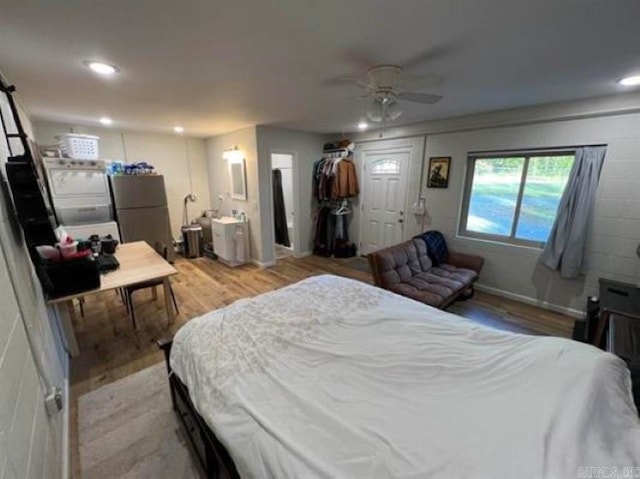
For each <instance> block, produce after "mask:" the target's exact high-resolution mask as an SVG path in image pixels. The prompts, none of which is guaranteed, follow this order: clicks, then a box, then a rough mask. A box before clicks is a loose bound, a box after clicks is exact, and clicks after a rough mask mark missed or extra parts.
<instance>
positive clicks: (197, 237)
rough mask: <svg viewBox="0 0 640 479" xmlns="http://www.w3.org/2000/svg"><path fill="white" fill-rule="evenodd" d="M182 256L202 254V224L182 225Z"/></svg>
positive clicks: (189, 256)
mask: <svg viewBox="0 0 640 479" xmlns="http://www.w3.org/2000/svg"><path fill="white" fill-rule="evenodd" d="M182 238H183V240H184V241H183V245H184V256H185V257H186V258H199V257H200V256H202V251H201V249H202V226H200V225H185V226H183V227H182Z"/></svg>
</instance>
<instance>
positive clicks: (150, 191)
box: [110, 175, 175, 261]
mask: <svg viewBox="0 0 640 479" xmlns="http://www.w3.org/2000/svg"><path fill="white" fill-rule="evenodd" d="M110 183H111V196H112V197H113V206H114V208H115V211H116V217H117V221H118V226H119V228H120V237H121V239H122V241H123V242H124V243H130V242H132V241H146V242H147V243H149V245H151V247H154V246H155V243H156V242H157V241H159V242H161V243H163V244H164V245H166V246H167V252H168V255H167V259H168V260H169V261H173V259H174V255H175V252H174V248H173V238H172V236H171V224H170V222H169V208H168V207H167V194H166V192H165V189H164V178H163V177H162V176H161V175H146V176H144V175H140V176H133V175H131V176H129V175H123V176H111V177H110Z"/></svg>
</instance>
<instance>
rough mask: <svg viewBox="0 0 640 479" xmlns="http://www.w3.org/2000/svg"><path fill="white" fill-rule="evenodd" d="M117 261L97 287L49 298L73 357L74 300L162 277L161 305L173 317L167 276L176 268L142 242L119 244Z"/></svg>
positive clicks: (116, 254)
mask: <svg viewBox="0 0 640 479" xmlns="http://www.w3.org/2000/svg"><path fill="white" fill-rule="evenodd" d="M114 256H115V257H116V259H117V260H118V262H119V263H120V268H118V269H117V270H115V271H112V272H110V273H107V274H104V275H101V276H100V287H99V288H97V289H92V290H90V291H83V292H82V293H77V294H72V295H69V296H63V297H61V298H56V299H51V300H49V301H48V304H50V305H52V306H53V307H55V308H56V309H57V312H58V315H59V317H60V319H61V324H62V327H63V329H64V334H65V336H66V340H67V349H68V352H69V354H70V355H71V356H72V357H75V356H77V355H78V354H79V349H78V342H77V340H76V335H75V333H74V331H73V319H74V317H75V310H74V308H73V300H74V299H77V298H80V297H83V296H89V295H92V294H96V293H102V292H104V291H110V290H113V289H117V288H124V287H127V286H132V285H134V284H137V283H143V282H145V281H151V280H154V279H162V280H163V282H162V284H163V287H164V306H165V310H166V311H167V318H168V319H169V323H173V321H174V320H175V313H174V310H173V304H172V303H171V292H170V290H169V288H170V285H169V276H172V275H174V274H176V273H177V272H178V271H177V270H176V269H175V268H174V267H173V266H171V265H170V264H169V263H168V262H167V261H166V260H165V259H164V258H163V257H162V256H160V255H159V254H158V253H156V251H155V250H154V249H153V248H152V247H151V246H149V245H148V244H147V243H146V242H144V241H136V242H134V243H124V244H121V245H119V246H118V248H117V250H116V253H115V255H114Z"/></svg>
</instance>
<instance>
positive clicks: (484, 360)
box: [164, 275, 640, 479]
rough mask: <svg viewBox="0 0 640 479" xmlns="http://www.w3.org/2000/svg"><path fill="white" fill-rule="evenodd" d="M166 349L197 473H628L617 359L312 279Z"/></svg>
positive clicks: (628, 407) (637, 442)
mask: <svg viewBox="0 0 640 479" xmlns="http://www.w3.org/2000/svg"><path fill="white" fill-rule="evenodd" d="M164 349H165V350H166V351H167V352H168V351H170V361H168V364H169V368H170V371H171V372H172V374H171V376H170V377H171V385H172V395H173V399H174V407H176V410H177V411H178V413H179V415H180V416H181V418H182V419H183V422H184V423H185V425H186V426H187V430H188V431H190V433H189V435H190V436H191V439H192V441H193V442H194V445H195V446H196V447H195V449H196V451H197V452H198V457H200V458H201V460H202V462H203V465H204V466H205V468H206V470H207V474H208V476H209V477H238V476H239V477H242V478H305V479H307V478H343V477H344V478H347V477H348V478H360V477H362V478H407V479H409V478H412V479H413V478H457V477H465V478H466V477H473V478H476V479H481V478H487V479H499V478H513V477H519V478H523V477H531V478H566V477H580V476H579V475H580V473H581V472H582V471H587V472H588V471H590V470H592V469H590V468H599V467H616V468H619V469H620V470H623V468H625V467H638V466H640V424H639V421H638V415H637V411H636V409H635V406H634V403H633V400H632V396H631V385H630V378H629V373H628V371H627V368H626V366H625V363H624V362H623V361H622V360H620V359H618V358H617V357H615V356H613V355H611V354H609V353H605V352H602V351H600V350H598V349H596V348H594V347H591V346H588V345H584V344H581V343H577V342H573V341H570V340H565V339H561V338H554V337H534V336H527V335H521V334H514V333H509V332H504V331H497V330H494V329H491V328H487V327H484V326H481V325H479V324H477V323H474V322H472V321H470V320H467V319H464V318H461V317H459V316H456V315H453V314H450V313H447V312H444V311H440V310H437V309H435V308H431V307H429V306H426V305H424V304H421V303H418V302H415V301H413V300H410V299H407V298H404V297H401V296H398V295H396V294H394V293H390V292H388V291H384V290H382V289H379V288H375V287H372V286H370V285H367V284H364V283H361V282H358V281H354V280H349V279H345V278H340V277H336V276H330V275H323V276H316V277H313V278H309V279H306V280H304V281H301V282H299V283H296V284H294V285H291V286H288V287H286V288H282V289H280V290H277V291H274V292H271V293H267V294H263V295H260V296H257V297H255V298H250V299H243V300H240V301H237V302H235V303H234V304H232V305H230V306H228V307H227V308H224V309H221V310H217V311H213V312H211V313H208V314H206V315H204V316H201V317H199V318H196V319H193V320H191V321H190V322H189V323H187V324H186V325H185V326H183V327H182V328H181V329H180V330H179V331H178V332H177V333H176V335H175V337H174V338H173V342H172V343H165V344H164ZM167 357H168V358H169V355H168V356H167ZM583 477H588V476H583Z"/></svg>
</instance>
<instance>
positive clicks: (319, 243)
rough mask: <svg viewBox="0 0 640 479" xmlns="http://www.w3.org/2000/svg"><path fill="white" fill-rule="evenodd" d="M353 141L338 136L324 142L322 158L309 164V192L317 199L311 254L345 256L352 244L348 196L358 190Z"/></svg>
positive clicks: (350, 210) (349, 197)
mask: <svg viewBox="0 0 640 479" xmlns="http://www.w3.org/2000/svg"><path fill="white" fill-rule="evenodd" d="M354 146H355V145H354V144H353V143H351V142H350V141H349V140H342V141H341V142H340V143H339V144H338V145H333V144H327V145H325V148H324V152H323V155H322V158H321V159H320V160H318V161H316V162H315V163H314V165H313V196H314V200H315V201H317V210H316V216H315V222H314V223H315V235H314V248H313V252H314V254H317V255H320V256H335V257H337V258H348V257H351V256H355V254H356V246H355V244H354V243H353V242H351V241H350V239H349V222H350V220H351V217H352V207H353V206H352V199H353V198H356V197H357V196H358V194H359V193H360V187H359V184H358V175H357V173H356V165H355V162H354V161H353V149H354Z"/></svg>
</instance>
